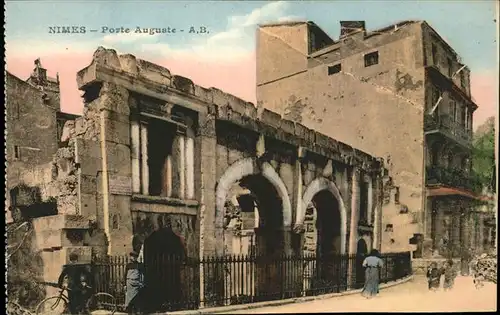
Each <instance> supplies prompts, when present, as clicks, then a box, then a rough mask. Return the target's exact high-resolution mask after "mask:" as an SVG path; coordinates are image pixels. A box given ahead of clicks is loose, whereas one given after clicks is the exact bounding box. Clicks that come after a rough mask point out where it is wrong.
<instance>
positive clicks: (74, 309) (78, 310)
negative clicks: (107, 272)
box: [58, 253, 92, 314]
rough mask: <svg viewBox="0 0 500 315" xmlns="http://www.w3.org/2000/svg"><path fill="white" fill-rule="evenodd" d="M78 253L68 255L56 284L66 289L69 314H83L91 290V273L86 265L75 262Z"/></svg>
mask: <svg viewBox="0 0 500 315" xmlns="http://www.w3.org/2000/svg"><path fill="white" fill-rule="evenodd" d="M77 262H78V255H77V254H76V253H71V254H70V255H69V264H67V265H64V266H63V269H62V271H61V274H60V275H59V279H58V286H59V287H60V288H64V287H65V288H67V289H68V300H69V301H68V302H69V303H68V307H69V311H70V313H71V314H83V313H84V311H85V304H86V301H87V300H88V298H89V297H90V295H91V294H92V292H91V285H90V281H91V274H90V272H89V271H88V270H87V268H86V266H84V265H79V264H77Z"/></svg>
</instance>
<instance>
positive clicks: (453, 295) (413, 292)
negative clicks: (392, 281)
mask: <svg viewBox="0 0 500 315" xmlns="http://www.w3.org/2000/svg"><path fill="white" fill-rule="evenodd" d="M496 288H497V287H496V285H495V284H492V283H485V286H484V287H483V288H482V289H480V290H476V289H475V288H474V285H473V283H472V278H470V277H459V278H457V280H456V284H455V288H454V289H453V291H449V292H443V291H439V292H429V291H428V290H427V283H426V280H425V278H424V277H422V276H417V277H415V278H414V279H413V280H412V281H410V282H408V283H405V284H402V285H398V286H394V287H391V288H387V289H384V290H381V291H380V295H379V296H378V297H376V298H374V299H365V298H363V297H361V295H360V294H355V295H346V296H342V297H335V298H329V299H324V300H316V301H311V302H305V303H294V304H288V305H282V306H275V307H265V308H260V309H253V310H242V311H237V312H231V313H232V314H249V313H251V314H266V313H267V314H270V313H321V312H391V311H392V312H419V311H420V312H469V311H476V312H477V311H496V309H497V306H496V304H497V298H496V295H497V294H496Z"/></svg>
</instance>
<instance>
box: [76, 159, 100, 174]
mask: <svg viewBox="0 0 500 315" xmlns="http://www.w3.org/2000/svg"><path fill="white" fill-rule="evenodd" d="M99 172H102V159H101V158H100V157H97V158H95V157H89V156H84V157H81V160H80V174H82V175H90V176H95V175H96V174H97V173H99Z"/></svg>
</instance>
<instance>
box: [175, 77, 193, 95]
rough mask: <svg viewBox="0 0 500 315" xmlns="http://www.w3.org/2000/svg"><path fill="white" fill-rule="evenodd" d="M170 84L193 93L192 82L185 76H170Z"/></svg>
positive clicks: (187, 92)
mask: <svg viewBox="0 0 500 315" xmlns="http://www.w3.org/2000/svg"><path fill="white" fill-rule="evenodd" d="M172 86H173V87H174V88H176V89H177V90H179V91H182V92H184V93H186V94H191V95H194V83H193V81H191V80H190V79H188V78H186V77H183V76H180V75H174V76H172Z"/></svg>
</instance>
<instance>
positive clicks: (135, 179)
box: [130, 121, 141, 194]
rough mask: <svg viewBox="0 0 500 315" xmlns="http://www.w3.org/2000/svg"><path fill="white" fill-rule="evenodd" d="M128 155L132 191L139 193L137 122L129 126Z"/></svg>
mask: <svg viewBox="0 0 500 315" xmlns="http://www.w3.org/2000/svg"><path fill="white" fill-rule="evenodd" d="M130 141H131V142H130V153H131V159H132V191H133V192H134V193H136V194H139V193H141V156H140V152H141V130H140V126H139V122H137V121H132V122H131V124H130Z"/></svg>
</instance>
